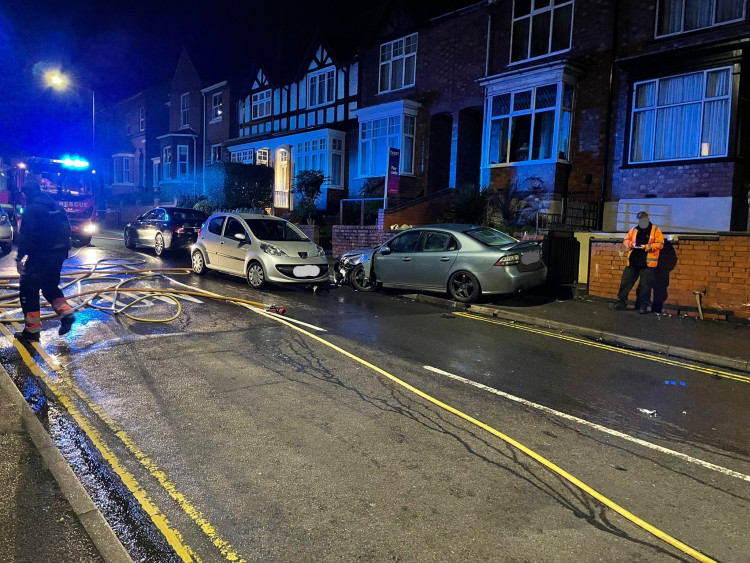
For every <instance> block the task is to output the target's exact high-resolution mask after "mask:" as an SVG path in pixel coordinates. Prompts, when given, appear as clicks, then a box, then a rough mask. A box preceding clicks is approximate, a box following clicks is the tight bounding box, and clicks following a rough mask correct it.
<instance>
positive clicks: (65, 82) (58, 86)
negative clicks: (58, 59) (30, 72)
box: [44, 69, 96, 158]
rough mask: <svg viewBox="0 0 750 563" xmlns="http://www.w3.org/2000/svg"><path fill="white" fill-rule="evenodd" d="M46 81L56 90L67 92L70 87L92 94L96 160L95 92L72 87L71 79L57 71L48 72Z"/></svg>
mask: <svg viewBox="0 0 750 563" xmlns="http://www.w3.org/2000/svg"><path fill="white" fill-rule="evenodd" d="M44 80H45V82H46V83H47V86H50V87H52V88H54V89H55V90H60V91H63V90H67V89H68V87H76V88H79V89H81V90H88V91H90V92H91V156H92V158H96V154H95V153H96V95H95V94H94V91H93V90H89V89H88V88H84V87H83V86H80V85H75V86H74V85H72V84H71V82H70V79H69V78H68V77H67V76H66V75H64V74H62V73H61V72H60V71H59V70H56V69H52V70H48V71H46V72H45V73H44Z"/></svg>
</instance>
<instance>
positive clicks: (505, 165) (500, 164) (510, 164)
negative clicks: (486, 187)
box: [484, 158, 570, 168]
mask: <svg viewBox="0 0 750 563" xmlns="http://www.w3.org/2000/svg"><path fill="white" fill-rule="evenodd" d="M539 164H570V161H569V160H553V159H551V158H550V159H546V160H524V161H521V162H497V163H494V164H486V165H485V166H484V168H512V167H514V166H536V165H539Z"/></svg>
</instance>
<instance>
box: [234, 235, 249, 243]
mask: <svg viewBox="0 0 750 563" xmlns="http://www.w3.org/2000/svg"><path fill="white" fill-rule="evenodd" d="M234 238H236V239H237V240H238V241H240V242H245V241H246V240H247V235H246V234H245V233H234Z"/></svg>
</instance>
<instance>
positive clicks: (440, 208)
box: [378, 190, 453, 229]
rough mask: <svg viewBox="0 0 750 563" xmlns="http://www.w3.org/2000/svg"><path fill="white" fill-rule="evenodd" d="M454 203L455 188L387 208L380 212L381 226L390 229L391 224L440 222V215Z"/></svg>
mask: <svg viewBox="0 0 750 563" xmlns="http://www.w3.org/2000/svg"><path fill="white" fill-rule="evenodd" d="M452 203H453V190H448V191H444V192H442V193H440V194H436V195H434V196H429V197H428V198H427V199H424V200H421V201H418V202H415V203H413V204H409V205H406V206H405V207H403V208H400V209H386V210H385V213H380V214H379V216H378V222H379V226H380V227H381V228H384V229H390V228H391V225H412V226H416V225H429V224H430V223H438V222H439V220H440V216H441V215H442V214H443V212H444V211H445V210H446V209H449V208H450V207H451V205H452ZM381 217H382V222H381Z"/></svg>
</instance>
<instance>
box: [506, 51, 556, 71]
mask: <svg viewBox="0 0 750 563" xmlns="http://www.w3.org/2000/svg"><path fill="white" fill-rule="evenodd" d="M569 52H570V48H568V49H563V50H562V51H555V52H554V53H547V54H546V55H539V56H538V57H531V58H529V59H522V60H520V61H513V62H509V63H508V68H513V67H517V66H520V65H524V64H526V63H536V62H539V61H541V60H543V59H549V58H550V57H556V56H558V55H563V54H565V53H569Z"/></svg>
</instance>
